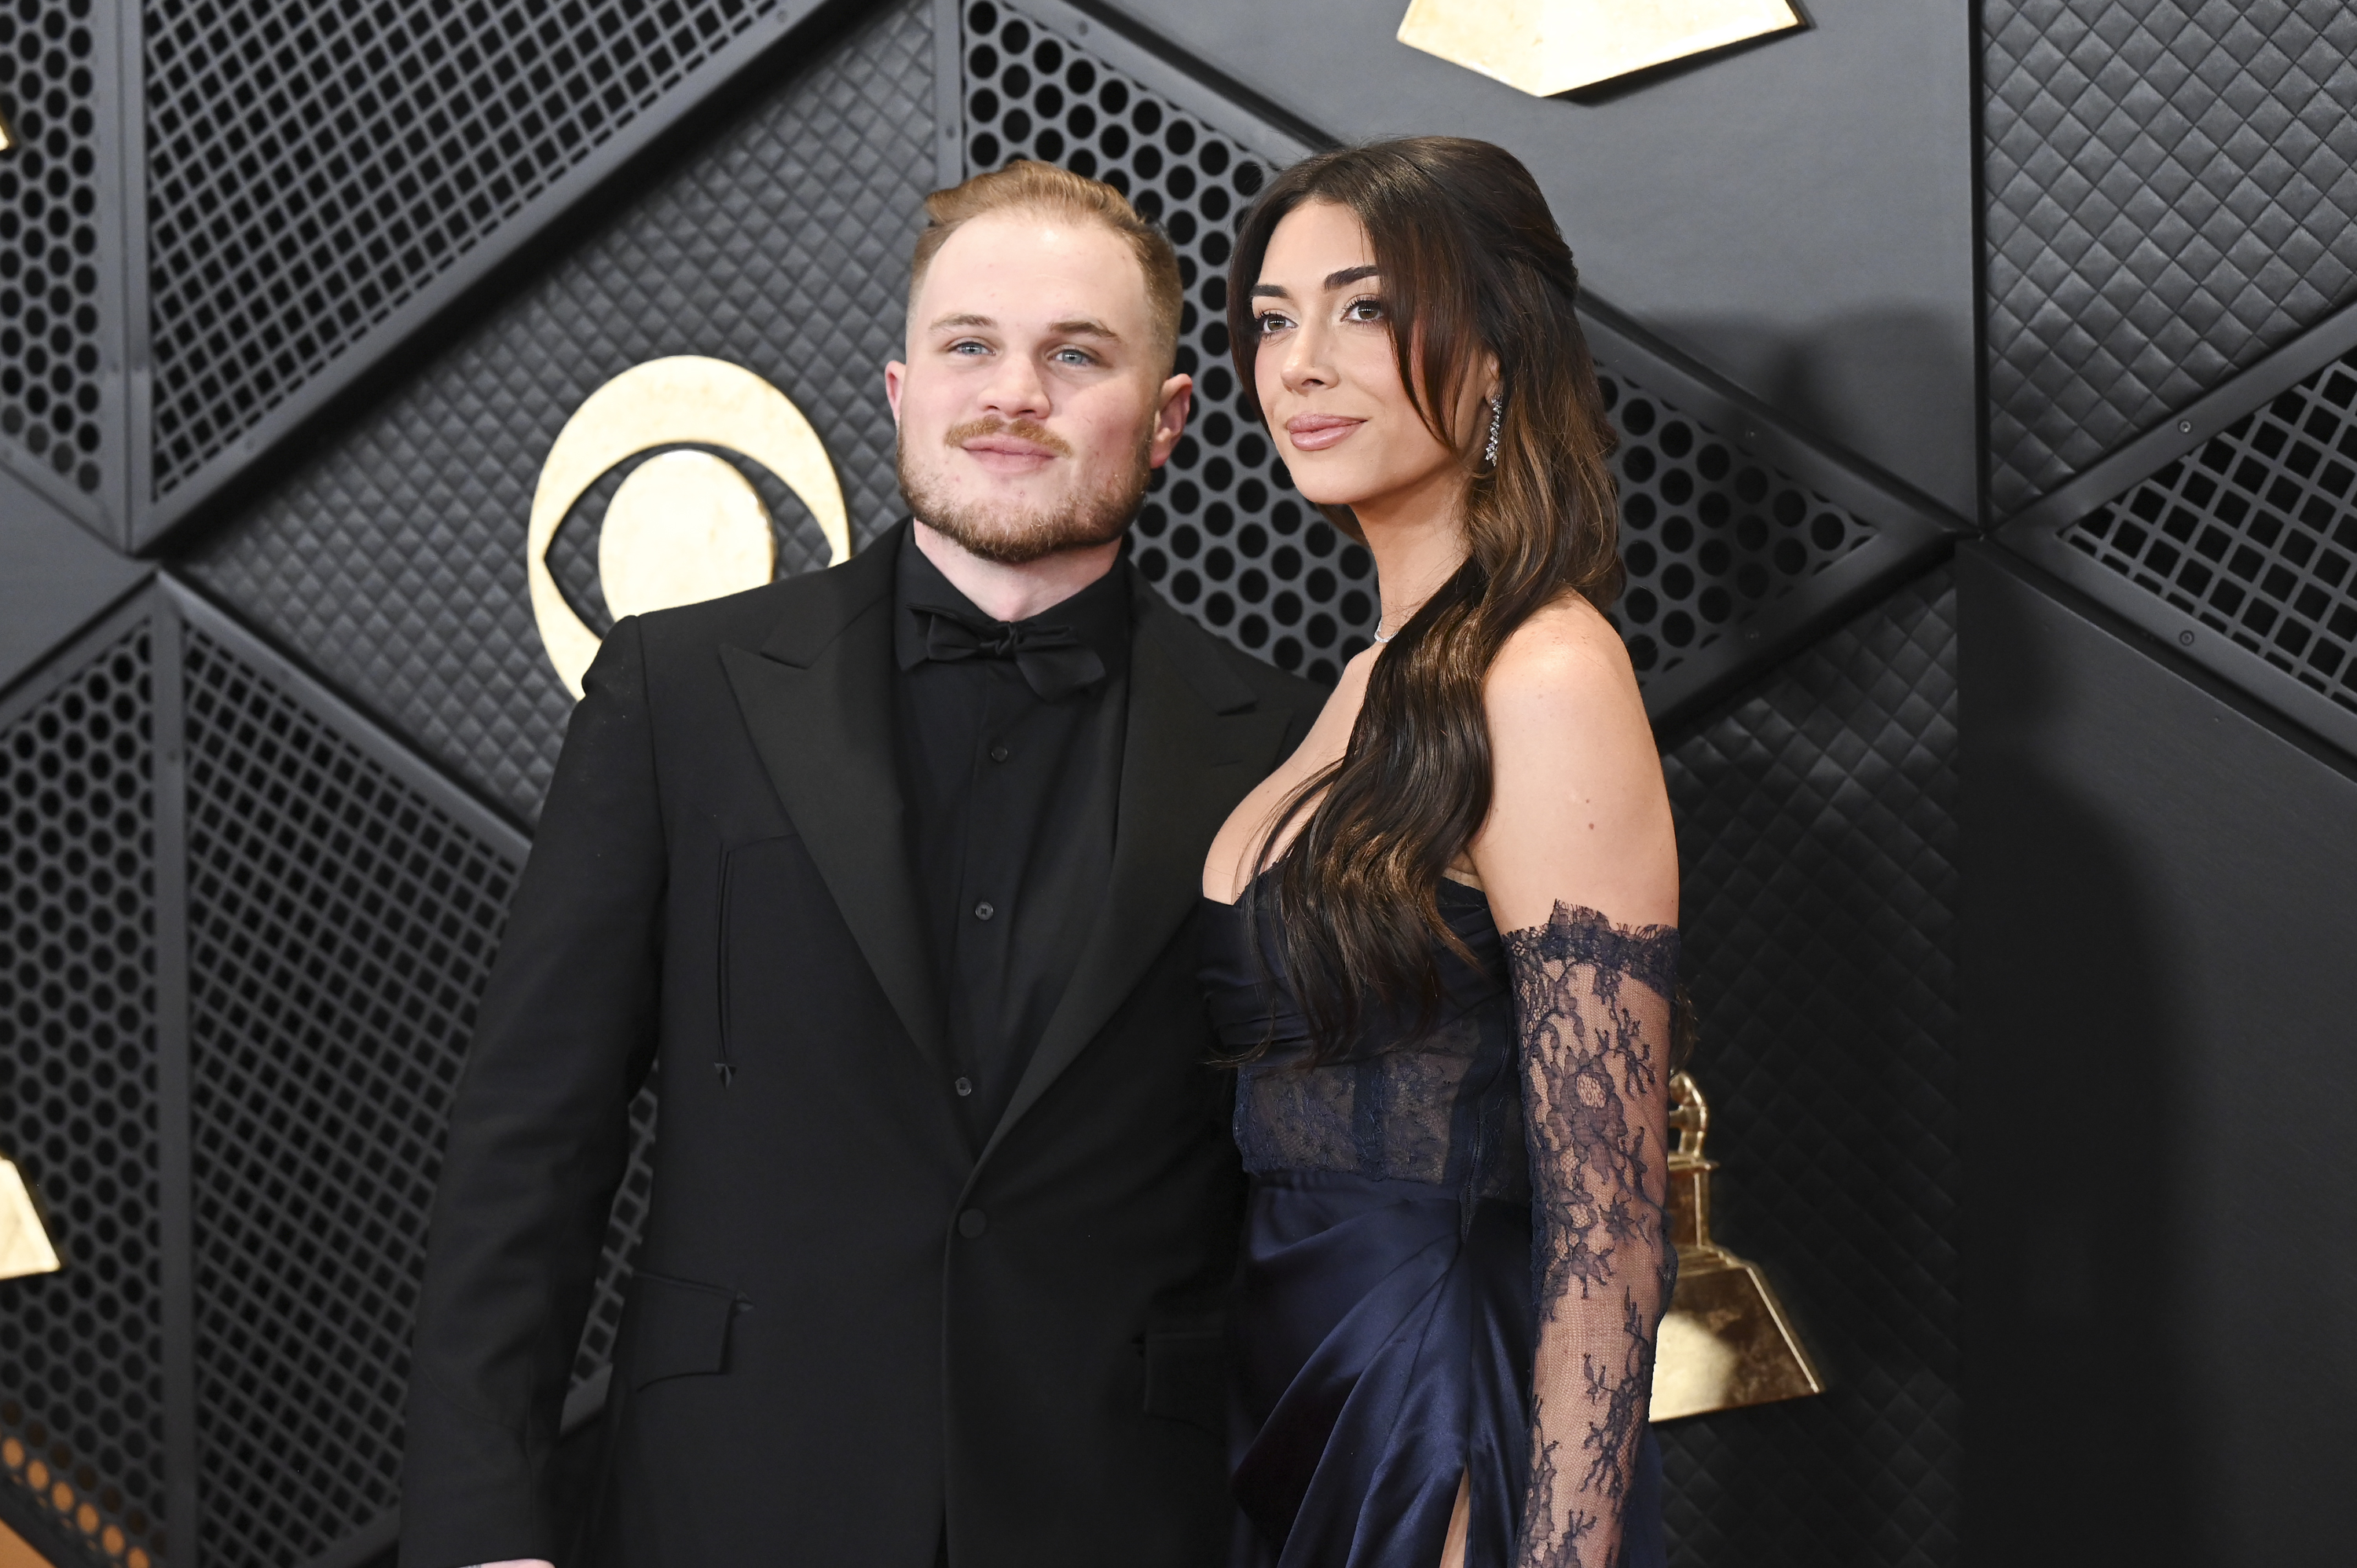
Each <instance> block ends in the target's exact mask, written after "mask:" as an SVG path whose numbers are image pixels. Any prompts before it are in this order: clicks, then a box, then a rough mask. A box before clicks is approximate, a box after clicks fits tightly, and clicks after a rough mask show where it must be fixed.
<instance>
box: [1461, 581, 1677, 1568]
mask: <svg viewBox="0 0 2357 1568" xmlns="http://www.w3.org/2000/svg"><path fill="white" fill-rule="evenodd" d="M1488 700H1489V716H1490V733H1491V755H1492V770H1493V776H1494V778H1495V780H1496V793H1495V796H1494V798H1493V801H1492V805H1491V814H1490V818H1489V821H1488V822H1486V823H1485V824H1484V826H1483V829H1482V832H1481V834H1480V838H1479V839H1478V840H1477V841H1476V842H1475V843H1474V845H1473V846H1472V857H1473V862H1474V869H1475V870H1476V871H1477V872H1478V873H1479V874H1480V877H1481V880H1482V884H1483V886H1484V887H1485V888H1486V890H1487V891H1488V893H1489V897H1490V901H1491V909H1492V911H1493V912H1494V913H1495V915H1496V917H1497V920H1498V925H1499V928H1500V929H1501V930H1502V931H1503V932H1504V933H1505V944H1506V953H1507V958H1508V961H1509V964H1510V966H1511V968H1512V979H1513V986H1514V999H1515V1007H1516V1034H1517V1044H1518V1047H1519V1048H1520V1052H1521V1061H1522V1070H1523V1102H1524V1103H1523V1112H1524V1121H1525V1133H1526V1136H1527V1143H1528V1146H1529V1151H1530V1162H1531V1186H1532V1193H1533V1197H1532V1230H1533V1245H1534V1256H1533V1273H1534V1280H1533V1285H1534V1291H1535V1293H1536V1295H1537V1307H1538V1314H1537V1316H1538V1323H1539V1329H1538V1343H1537V1345H1536V1346H1535V1347H1534V1357H1533V1390H1532V1410H1531V1483H1530V1490H1529V1493H1528V1495H1527V1497H1526V1498H1525V1501H1524V1508H1523V1538H1522V1541H1520V1543H1519V1546H1518V1552H1517V1556H1516V1562H1517V1563H1518V1564H1520V1565H1521V1568H1571V1565H1574V1564H1577V1565H1578V1568H1600V1565H1602V1564H1607V1563H1616V1562H1618V1561H1619V1560H1620V1542H1621V1536H1622V1522H1623V1520H1622V1514H1623V1510H1624V1509H1625V1508H1626V1505H1627V1499H1628V1495H1629V1491H1630V1481H1631V1475H1632V1472H1633V1469H1634V1466H1635V1462H1636V1453H1637V1441H1638V1437H1639V1435H1640V1433H1641V1427H1642V1423H1643V1422H1644V1420H1645V1412H1646V1409H1647V1406H1648V1405H1649V1403H1650V1401H1651V1393H1652V1363H1653V1348H1654V1341H1655V1338H1656V1337H1657V1335H1658V1333H1659V1331H1660V1326H1661V1319H1662V1315H1663V1311H1664V1310H1665V1309H1666V1308H1667V1306H1668V1305H1669V1295H1670V1287H1671V1284H1672V1283H1673V1281H1674V1278H1675V1274H1676V1262H1677V1254H1676V1252H1675V1251H1674V1248H1672V1247H1671V1245H1670V1243H1669V1240H1668V1236H1667V1232H1666V1228H1665V1226H1664V1223H1663V1200H1664V1198H1665V1197H1666V1194H1667V1187H1666V1181H1667V1169H1666V1165H1665V1162H1664V1159H1663V1154H1664V1149H1665V1146H1666V1138H1667V1130H1668V1129H1667V1122H1668V1113H1669V1107H1668V1089H1667V1080H1668V1076H1669V1043H1670V1013H1671V1005H1672V998H1673V997H1674V994H1675V993H1676V986H1677V931H1676V924H1675V923H1676V919H1677V846H1676V841H1675V837H1674V832H1673V831H1672V827H1671V822H1670V812H1669V801H1668V798H1667V794H1666V792H1665V791H1664V789H1663V784H1662V771H1661V763H1660V760H1659V758H1658V757H1657V755H1656V754H1655V752H1654V749H1653V742H1652V728H1651V726H1650V725H1648V724H1647V723H1646V720H1645V714H1644V708H1643V704H1642V703H1641V701H1640V700H1639V697H1638V693H1637V688H1636V681H1635V678H1634V676H1633V674H1632V673H1631V671H1630V669H1629V664H1628V660H1627V657H1626V655H1625V654H1623V653H1622V652H1621V650H1620V639H1619V638H1618V637H1616V636H1614V635H1613V633H1612V630H1611V628H1610V627H1609V625H1608V624H1607V623H1606V622H1605V621H1604V618H1603V617H1602V616H1600V615H1598V614H1597V613H1596V612H1595V611H1594V610H1593V609H1592V608H1590V607H1587V606H1586V605H1585V604H1575V605H1569V606H1565V607H1557V608H1555V609H1552V610H1550V611H1548V612H1546V614H1545V615H1544V616H1542V617H1539V618H1534V620H1533V622H1532V623H1531V624H1529V625H1527V626H1525V627H1524V628H1523V629H1522V630H1521V631H1519V632H1517V633H1516V635H1515V637H1514V639H1513V640H1512V642H1511V643H1509V645H1508V647H1507V650H1506V651H1505V653H1504V654H1503V655H1501V658H1500V660H1499V661H1498V665H1497V667H1496V669H1495V670H1494V671H1492V673H1491V681H1490V686H1489V693H1488Z"/></svg>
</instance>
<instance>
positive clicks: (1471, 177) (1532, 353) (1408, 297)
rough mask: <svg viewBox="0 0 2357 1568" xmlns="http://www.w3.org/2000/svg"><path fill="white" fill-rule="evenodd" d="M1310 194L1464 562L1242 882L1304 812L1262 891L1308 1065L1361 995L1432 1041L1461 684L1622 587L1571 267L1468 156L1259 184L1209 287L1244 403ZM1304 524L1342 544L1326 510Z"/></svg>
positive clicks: (1381, 147)
mask: <svg viewBox="0 0 2357 1568" xmlns="http://www.w3.org/2000/svg"><path fill="white" fill-rule="evenodd" d="M1314 201H1329V202H1333V203H1335V204H1337V205H1338V206H1341V207H1346V208H1349V209H1351V211H1352V212H1354V213H1356V214H1357V215H1358V219H1359V221H1360V223H1361V225H1362V226H1363V227H1364V228H1365V230H1366V233H1367V238H1368V241H1369V242H1370V244H1371V245H1372V248H1373V251H1374V257H1375V263H1376V265H1377V267H1378V268H1379V274H1378V275H1379V278H1380V283H1379V285H1378V286H1379V287H1380V289H1381V292H1382V298H1383V313H1384V316H1385V317H1386V319H1387V320H1388V322H1389V324H1390V327H1391V333H1392V342H1393V346H1394V350H1395V352H1396V353H1397V355H1398V360H1399V373H1400V381H1401V384H1402V385H1403V386H1404V387H1405V388H1406V390H1407V395H1408V400H1409V404H1410V406H1412V407H1413V408H1414V409H1415V411H1416V413H1417V416H1418V417H1419V418H1421V419H1422V420H1423V421H1424V424H1425V425H1426V428H1427V429H1429V430H1430V431H1431V432H1432V433H1433V435H1435V436H1436V437H1437V438H1438V439H1439V441H1440V442H1441V443H1442V444H1443V445H1444V446H1449V447H1451V448H1453V449H1454V450H1455V451H1456V452H1457V454H1458V460H1459V461H1460V462H1461V463H1462V464H1463V465H1464V467H1465V473H1466V478H1467V488H1466V491H1465V502H1464V527H1465V539H1466V543H1467V547H1468V553H1467V555H1466V559H1465V564H1463V565H1462V566H1460V567H1458V570H1457V572H1456V574H1455V575H1453V576H1451V577H1450V578H1449V579H1448V582H1447V583H1445V584H1443V585H1441V587H1440V589H1439V591H1438V592H1437V593H1435V594H1434V595H1433V596H1432V597H1430V598H1429V599H1427V600H1426V601H1425V603H1424V605H1423V606H1422V607H1420V608H1419V609H1418V610H1417V611H1416V612H1415V615H1414V616H1413V617H1411V618H1409V619H1408V622H1407V624H1406V625H1405V626H1403V627H1402V628H1400V629H1399V631H1398V633H1397V634H1396V635H1395V636H1394V638H1393V639H1392V640H1391V642H1390V643H1389V644H1388V645H1387V646H1386V647H1385V648H1384V650H1383V657H1382V658H1380V659H1378V660H1375V665H1374V671H1373V673H1372V676H1371V677H1370V678H1369V680H1368V682H1367V695H1366V702H1365V703H1364V705H1363V706H1361V709H1360V710H1359V717H1358V722H1357V724H1356V725H1353V726H1352V728H1351V739H1350V744H1349V746H1348V747H1347V748H1346V749H1345V750H1344V752H1343V754H1342V758H1341V760H1340V762H1337V763H1335V764H1334V765H1332V766H1331V767H1329V768H1326V769H1324V770H1322V771H1321V772H1319V773H1318V774H1317V775H1316V776H1314V777H1313V778H1311V779H1309V780H1308V782H1306V783H1305V784H1303V785H1302V787H1301V788H1300V789H1298V790H1297V791H1296V792H1295V793H1294V794H1293V795H1292V796H1290V797H1289V798H1288V799H1287V800H1286V803H1285V805H1284V807H1283V809H1282V810H1281V811H1280V812H1279V816H1278V821H1277V822H1276V825H1275V827H1274V828H1273V829H1272V830H1271V831H1270V832H1269V834H1268V836H1267V838H1266V839H1265V841H1264V842H1263V844H1262V847H1261V850H1260V862H1261V864H1260V865H1255V867H1254V869H1255V870H1256V871H1258V870H1263V869H1265V863H1266V862H1267V860H1268V858H1269V855H1270V854H1271V850H1272V847H1273V846H1274V845H1275V843H1276V842H1277V841H1278V840H1279V839H1280V838H1282V837H1283V835H1284V832H1285V829H1286V826H1288V825H1289V824H1290V823H1291V822H1293V820H1294V819H1295V818H1296V817H1298V816H1300V815H1301V814H1302V813H1303V812H1305V811H1307V812H1308V820H1307V821H1306V822H1304V823H1303V824H1302V827H1301V831H1300V832H1299V834H1298V835H1297V837H1296V838H1295V839H1294V841H1293V843H1292V844H1291V846H1290V847H1289V848H1288V849H1287V850H1286V853H1285V855H1284V858H1283V860H1282V861H1281V862H1280V863H1279V870H1278V873H1277V875H1276V876H1275V878H1274V879H1273V881H1274V884H1275V887H1274V892H1275V899H1276V915H1277V926H1278V929H1279V931H1280V932H1281V933H1282V935H1281V938H1280V952H1281V954H1282V956H1283V959H1284V962H1285V969H1286V976H1287V978H1288V980H1289V981H1290V983H1291V986H1292V989H1293V991H1294V993H1295V994H1296V996H1297V1000H1298V1002H1299V1004H1300V1006H1301V1009H1302V1012H1303V1015H1304V1017H1305V1020H1306V1021H1307V1022H1308V1025H1309V1027H1310V1034H1311V1047H1310V1051H1309V1058H1308V1059H1309V1061H1310V1063H1311V1064H1313V1065H1314V1064H1316V1063H1318V1062H1322V1061H1329V1060H1331V1059H1333V1058H1336V1057H1338V1056H1340V1055H1342V1054H1343V1053H1345V1052H1346V1051H1348V1050H1349V1049H1350V1047H1351V1044H1352V1043H1353V1042H1354V1041H1355V1040H1356V1038H1357V1036H1358V1034H1359V1031H1360V1028H1361V1022H1362V1014H1363V1010H1364V1007H1365V1000H1364V999H1365V998H1366V997H1368V996H1369V995H1370V994H1372V996H1373V998H1374V999H1375V1000H1376V1002H1377V1003H1378V1004H1381V1005H1382V1006H1383V1008H1384V1009H1385V1011H1386V1012H1387V1013H1395V1012H1405V1014H1406V1015H1408V1016H1410V1017H1412V1018H1413V1019H1414V1020H1415V1026H1414V1029H1415V1033H1417V1034H1421V1033H1423V1032H1425V1031H1427V1030H1429V1029H1430V1028H1431V1026H1432V1025H1433V1022H1434V1021H1435V1019H1436V1018H1437V1014H1438V1009H1439V1006H1440V1001H1441V989H1440V972H1439V967H1438V964H1437V959H1436V950H1435V943H1436V941H1437V942H1439V943H1441V944H1443V945H1446V946H1448V947H1449V948H1452V949H1454V950H1456V951H1458V953H1460V954H1464V953H1465V952H1466V950H1465V948H1464V944H1463V943H1462V942H1461V941H1459V940H1458V938H1457V937H1456V935H1455V934H1454V933H1453V932H1452V931H1450V929H1448V925H1447V923H1446V922H1445V921H1444V920H1443V919H1442V918H1441V914H1440V907H1439V899H1438V893H1439V886H1440V878H1441V875H1442V874H1443V873H1444V872H1445V871H1446V870H1447V868H1448V865H1449V864H1450V863H1451V862H1452V861H1453V860H1455V859H1456V857H1457V856H1458V854H1459V853H1460V852H1461V851H1462V850H1463V849H1464V848H1465V846H1466V844H1467V843H1469V841H1470V840H1471V838H1472V836H1473V834H1474V833H1475V832H1478V831H1480V826H1481V823H1482V822H1483V821H1484V820H1485V819H1486V818H1487V817H1488V816H1489V812H1490V795H1491V771H1490V729H1489V723H1488V716H1487V713H1486V711H1485V709H1484V706H1483V703H1482V686H1483V682H1484V679H1485V677H1487V675H1488V674H1489V671H1490V667H1491V664H1492V663H1494V662H1495V661H1496V660H1497V657H1498V654H1499V651H1500V650H1501V649H1503V648H1504V647H1505V644H1506V639H1508V638H1509V637H1511V636H1512V635H1513V632H1514V629H1515V628H1517V627H1519V626H1521V625H1522V624H1523V622H1524V621H1525V620H1527V619H1529V618H1530V617H1531V616H1532V615H1534V613H1536V612H1537V611H1539V610H1541V609H1543V608H1544V607H1546V606H1548V605H1551V604H1553V603H1555V601H1557V600H1558V599H1561V598H1562V597H1563V596H1565V595H1566V594H1578V595H1581V596H1584V597H1586V598H1587V600H1588V601H1589V602H1590V603H1591V604H1594V605H1595V606H1596V607H1598V608H1599V609H1601V608H1603V607H1606V606H1608V605H1609V604H1610V603H1611V602H1612V600H1613V599H1614V598H1615V597H1616V596H1618V595H1619V593H1620V585H1621V581H1622V572H1621V567H1620V553H1619V549H1618V532H1619V529H1618V521H1617V520H1618V516H1619V510H1618V507H1617V504H1616V500H1615V493H1614V489H1613V483H1612V475H1611V470H1610V469H1609V468H1608V467H1606V465H1605V459H1606V457H1607V456H1609V454H1610V452H1611V450H1612V447H1613V445H1614V442H1615V440H1616V436H1615V435H1614V433H1613V430H1612V426H1611V423H1610V421H1609V420H1608V419H1607V418H1606V416H1605V412H1604V400H1603V396H1602V394H1601V393H1600V392H1599V391H1598V388H1597V384H1596V367H1595V363H1594V361H1593V360H1592V359H1591V358H1590V357H1589V354H1588V350H1587V338H1586V337H1585V336H1584V335H1583V334H1582V333H1581V331H1580V329H1579V319H1578V317H1577V315H1575V314H1574V311H1573V306H1574V304H1575V302H1576V301H1577V298H1578V295H1579V273H1578V270H1577V268H1576V267H1574V266H1573V265H1572V260H1571V250H1570V247H1569V246H1567V245H1566V244H1565V243H1564V240H1563V235H1562V232H1561V231H1559V230H1557V229H1556V227H1555V217H1554V215H1553V214H1552V213H1550V212H1549V211H1548V210H1547V204H1546V199H1545V197H1544V196H1542V195H1541V194H1540V193H1539V188H1538V184H1537V182H1536V181H1534V179H1532V178H1531V175H1530V171H1529V170H1528V169H1526V168H1524V167H1523V165H1522V162H1521V160H1519V159H1517V158H1516V157H1515V156H1513V155H1512V153H1509V152H1507V151H1506V150H1505V149H1504V148H1502V147H1498V146H1493V145H1491V144H1490V143H1487V142H1477V141H1469V140H1466V139H1464V138H1461V137H1457V136H1415V137H1410V138H1406V139H1404V140H1400V141H1390V142H1378V143H1375V144H1373V145H1368V146H1361V147H1346V148H1342V149H1340V150H1339V151H1335V152H1329V153H1322V154H1319V155H1318V156H1315V157H1311V158H1308V159H1305V160H1304V161H1302V162H1300V163H1297V164H1296V165H1294V166H1292V167H1291V168H1289V169H1287V170H1286V171H1285V172H1284V173H1283V174H1281V175H1279V176H1278V177H1276V178H1275V180H1274V181H1272V182H1271V183H1270V185H1269V187H1268V188H1267V189H1266V190H1265V191H1264V192H1263V193H1262V194H1261V197H1260V199H1259V200H1258V201H1256V202H1254V205H1253V208H1252V209H1251V211H1249V212H1248V213H1246V214H1245V216H1244V220H1243V225H1242V227H1241V229H1240V231H1238V234H1237V237H1236V248H1235V257H1234V261H1233V263H1232V265H1231V267H1230V269H1229V277H1228V329H1229V334H1230V339H1231V341H1232V344H1233V348H1234V352H1235V361H1236V373H1237V376H1238V378H1239V379H1240V380H1241V381H1243V386H1244V390H1245V392H1247V394H1249V395H1250V396H1251V397H1253V398H1254V400H1255V406H1256V405H1257V402H1256V400H1257V399H1258V397H1259V388H1258V384H1257V379H1256V377H1255V375H1254V371H1255V369H1256V365H1255V357H1256V356H1255V350H1256V349H1257V348H1258V337H1259V334H1258V330H1257V328H1256V327H1255V325H1254V311H1253V300H1252V288H1253V285H1254V284H1256V283H1258V282H1259V281H1260V270H1261V263H1262V259H1263V258H1264V257H1265V255H1266V254H1267V252H1268V243H1269V238H1270V236H1271V235H1272V234H1273V233H1274V232H1275V230H1276V226H1277V224H1278V223H1279V222H1281V221H1282V220H1284V218H1285V216H1286V214H1287V213H1288V212H1291V211H1292V210H1293V209H1295V208H1297V207H1299V206H1301V205H1303V204H1304V203H1306V202H1314ZM1485 351H1486V352H1487V353H1489V354H1491V355H1494V356H1495V357H1496V359H1497V363H1498V380H1499V385H1500V387H1501V399H1502V401H1503V403H1504V404H1505V413H1504V416H1503V424H1502V426H1501V430H1500V433H1499V437H1498V456H1497V461H1496V462H1495V463H1494V464H1492V463H1488V462H1484V461H1483V460H1482V448H1483V446H1484V445H1485V444H1486V442H1487V440H1488V436H1489V425H1490V421H1489V420H1487V419H1482V420H1480V421H1478V422H1477V424H1476V426H1475V428H1474V429H1473V431H1472V432H1471V433H1470V434H1469V435H1466V436H1464V437H1463V438H1461V439H1460V437H1459V435H1458V432H1456V431H1455V430H1453V429H1452V428H1450V421H1449V417H1448V414H1449V411H1450V410H1453V409H1455V408H1457V407H1458V397H1459V395H1460V393H1461V392H1462V391H1463V389H1464V387H1465V384H1466V379H1467V378H1468V377H1469V376H1472V375H1476V374H1478V373H1480V361H1481V356H1482V355H1483V353H1484V352H1485ZM1322 510H1325V511H1326V514H1327V516H1328V517H1329V519H1331V520H1332V521H1333V522H1334V523H1335V525H1336V526H1337V527H1339V528H1341V529H1342V530H1343V531H1344V532H1349V533H1351V534H1352V535H1354V536H1355V535H1358V534H1359V532H1360V531H1359V527H1358V524H1357V521H1356V520H1355V519H1354V518H1353V517H1352V516H1351V514H1350V511H1349V510H1348V509H1347V508H1325V509H1322ZM1245 897H1247V898H1250V899H1254V900H1255V901H1257V899H1258V898H1259V897H1261V893H1260V888H1259V885H1258V884H1257V883H1255V884H1254V886H1253V887H1252V888H1250V889H1248V890H1247V892H1246V895H1245ZM1254 913H1255V914H1256V913H1257V912H1256V911H1254ZM1467 956H1469V954H1468V955H1467Z"/></svg>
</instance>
